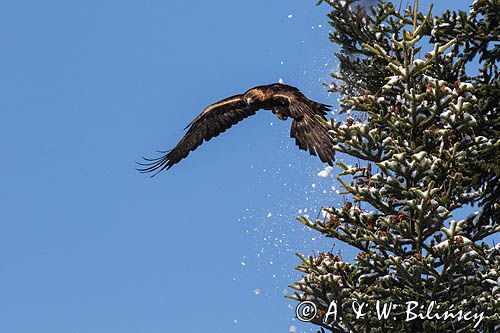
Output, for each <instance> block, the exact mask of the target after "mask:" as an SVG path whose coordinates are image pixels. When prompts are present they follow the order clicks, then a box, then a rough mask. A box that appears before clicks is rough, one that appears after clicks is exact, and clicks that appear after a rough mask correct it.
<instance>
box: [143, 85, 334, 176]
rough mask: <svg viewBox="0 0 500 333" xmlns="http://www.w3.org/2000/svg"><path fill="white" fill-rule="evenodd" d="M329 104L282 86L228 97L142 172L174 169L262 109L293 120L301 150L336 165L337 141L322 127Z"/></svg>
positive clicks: (149, 162)
mask: <svg viewBox="0 0 500 333" xmlns="http://www.w3.org/2000/svg"><path fill="white" fill-rule="evenodd" d="M329 107H330V106H329V105H325V104H321V103H318V102H314V101H311V100H310V99H308V98H307V97H306V96H304V94H302V93H301V92H300V91H299V89H297V88H295V87H292V86H289V85H286V84H281V83H274V84H269V85H262V86H257V87H255V88H252V89H250V90H248V91H246V92H245V93H243V94H240V95H234V96H231V97H228V98H225V99H223V100H221V101H219V102H217V103H214V104H212V105H210V106H208V107H207V108H206V109H205V110H203V112H202V113H200V114H199V115H198V116H197V117H196V118H195V119H194V120H193V121H192V122H191V123H190V124H189V125H188V126H187V127H186V128H185V129H188V130H187V132H186V134H185V135H184V137H183V138H182V139H181V141H180V142H179V143H178V144H177V146H175V147H174V148H173V149H172V150H170V151H167V152H161V153H163V154H164V155H162V156H160V157H158V158H154V159H148V158H144V160H145V163H139V164H140V165H141V167H140V168H138V171H140V172H154V174H153V176H154V175H156V174H157V173H158V172H160V171H162V170H165V169H167V170H168V169H170V168H171V167H172V166H173V165H174V164H176V163H179V162H180V161H181V160H182V159H183V158H185V157H187V156H188V154H189V153H190V152H191V151H193V150H195V149H196V148H197V147H198V146H199V145H201V144H202V143H203V141H204V140H206V141H209V140H210V139H212V138H213V137H216V136H218V135H219V134H220V133H223V132H225V131H226V130H227V129H228V128H230V127H231V126H233V125H234V124H236V123H238V122H240V121H241V120H243V119H245V118H247V117H249V116H252V115H254V114H255V113H256V112H257V111H258V110H261V109H264V110H271V111H272V112H273V113H274V114H275V115H276V116H277V117H278V119H280V120H286V119H287V118H292V128H291V131H290V137H292V138H294V139H295V143H296V144H297V146H298V147H299V148H300V149H303V150H308V151H309V153H310V154H311V155H315V156H318V157H319V158H320V159H321V161H323V162H325V163H328V164H330V165H333V159H334V150H333V146H334V142H333V138H332V137H331V136H330V135H329V134H328V129H327V128H326V127H325V126H324V125H323V124H322V120H326V118H325V116H326V113H327V111H329V110H330V109H329Z"/></svg>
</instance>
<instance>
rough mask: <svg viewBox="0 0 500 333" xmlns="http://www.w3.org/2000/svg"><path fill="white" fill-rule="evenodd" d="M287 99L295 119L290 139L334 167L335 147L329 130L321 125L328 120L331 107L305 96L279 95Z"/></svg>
mask: <svg viewBox="0 0 500 333" xmlns="http://www.w3.org/2000/svg"><path fill="white" fill-rule="evenodd" d="M277 97H279V98H282V99H285V100H286V101H287V104H288V108H289V110H290V114H291V116H292V118H293V120H292V128H291V129H290V137H291V138H294V139H295V144H296V145H297V146H298V147H299V148H300V149H303V150H306V151H307V150H308V151H309V153H310V154H311V155H314V156H318V157H319V158H320V159H321V161H322V162H324V163H328V164H329V165H331V166H333V161H334V158H335V150H334V149H333V146H334V145H335V143H334V141H333V138H332V137H331V135H330V134H329V133H328V129H327V128H326V127H325V126H324V125H323V124H322V123H321V120H320V119H318V118H317V117H318V116H320V117H321V118H322V119H324V120H325V119H326V118H325V115H326V112H327V111H328V110H329V106H328V105H325V104H321V103H317V102H313V101H311V100H310V99H308V98H306V97H305V96H303V95H302V96H298V97H297V96H294V95H277Z"/></svg>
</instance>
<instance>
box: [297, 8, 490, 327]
mask: <svg viewBox="0 0 500 333" xmlns="http://www.w3.org/2000/svg"><path fill="white" fill-rule="evenodd" d="M321 2H326V3H327V4H328V5H329V6H331V12H330V13H329V14H328V18H329V23H330V25H331V26H332V28H333V29H332V33H331V35H330V38H331V41H333V42H334V43H336V44H338V45H339V47H340V51H339V53H337V54H336V57H337V58H338V61H339V63H340V66H339V68H340V70H339V72H337V73H333V74H332V77H333V82H332V84H331V85H329V89H330V91H331V92H334V93H339V94H340V96H341V99H340V106H339V115H338V116H336V117H338V119H337V120H333V119H332V120H331V121H330V122H328V123H325V126H328V128H329V129H330V133H331V135H332V137H333V138H334V139H335V142H336V145H335V150H336V151H337V152H338V153H343V154H346V155H347V156H350V157H351V158H346V159H345V160H346V161H353V162H352V163H347V162H346V163H337V165H338V166H339V167H340V169H341V172H340V173H339V177H338V178H337V179H338V181H339V182H340V183H341V185H342V187H343V190H344V192H343V194H344V195H345V196H346V198H348V199H347V202H346V203H345V204H344V205H343V206H342V207H329V208H325V211H326V218H325V219H316V220H314V219H311V218H309V217H308V216H302V217H299V221H300V222H302V223H304V224H305V225H306V226H308V227H310V228H313V229H315V230H317V231H318V232H320V233H322V234H323V235H325V236H327V237H331V238H334V239H335V242H342V243H345V244H348V245H350V246H352V247H354V248H355V249H356V250H357V251H358V254H357V256H356V258H355V259H354V262H346V261H344V260H343V258H341V256H338V255H334V254H332V253H320V254H319V255H314V256H308V257H306V256H303V255H300V254H299V257H300V259H301V263H300V265H299V266H298V267H297V269H298V270H299V271H301V272H302V273H303V278H302V280H301V281H298V282H296V283H294V284H293V285H291V287H292V288H294V289H295V293H294V294H293V295H291V296H290V297H291V298H294V299H296V300H297V301H305V300H309V301H312V302H313V303H314V304H316V305H317V307H318V311H317V314H316V316H315V317H314V318H313V320H312V323H313V324H316V325H318V328H320V329H321V331H325V330H327V331H331V332H500V317H499V313H500V245H498V244H497V245H495V244H493V243H492V237H493V236H494V235H495V234H498V232H499V231H500V226H499V221H500V199H499V198H500V184H499V181H498V180H499V177H500V158H499V156H500V118H499V96H500V89H499V83H500V79H499V75H498V60H499V56H500V47H499V29H500V28H499V24H498V23H499V22H498V21H499V16H500V2H499V1H498V0H477V1H475V2H474V3H472V4H471V6H470V11H469V12H468V13H466V12H462V11H459V12H456V11H447V12H445V13H444V14H442V15H440V16H433V14H432V8H429V9H428V11H426V12H424V13H422V12H420V11H419V8H418V2H417V1H415V2H414V3H413V4H412V6H408V7H407V8H405V9H401V8H397V7H396V6H395V5H393V4H392V3H391V2H379V3H378V4H377V5H376V6H374V7H371V8H369V9H367V8H362V7H356V1H355V0H347V1H336V0H328V1H320V3H321ZM426 10H427V9H426ZM477 64H479V69H477ZM464 209H466V210H467V211H473V213H472V214H470V215H469V216H467V217H466V218H459V217H458V215H459V214H460V212H461V211H463V210H464ZM332 301H335V302H337V304H338V305H339V308H338V310H339V318H337V321H335V322H325V321H324V319H325V315H326V313H327V311H328V307H329V305H330V304H332ZM353 301H357V302H359V303H366V304H367V305H366V306H367V307H368V309H370V311H367V314H366V315H365V316H363V317H361V318H356V314H355V313H354V312H353V311H352V308H351V304H352V302H353ZM377 301H379V302H381V304H382V303H385V304H390V302H392V303H393V304H403V305H405V304H406V302H410V301H416V302H418V303H419V304H424V305H426V307H427V306H428V305H429V304H430V303H431V302H435V305H434V311H432V314H434V313H439V314H442V313H443V312H444V311H445V310H450V312H454V313H458V312H459V311H460V310H462V313H466V312H467V311H470V312H471V313H476V314H479V313H483V314H484V317H483V318H482V320H481V321H480V323H479V325H477V326H476V324H477V321H474V320H463V319H462V320H458V318H455V319H453V318H448V319H447V320H445V319H415V320H410V321H406V320H405V319H406V318H407V317H406V314H405V310H406V307H400V308H395V310H393V312H392V313H391V316H390V317H389V318H387V319H379V318H377V316H376V310H375V309H376V304H377ZM417 310H418V309H415V311H417ZM423 312H425V310H423ZM474 326H476V327H474Z"/></svg>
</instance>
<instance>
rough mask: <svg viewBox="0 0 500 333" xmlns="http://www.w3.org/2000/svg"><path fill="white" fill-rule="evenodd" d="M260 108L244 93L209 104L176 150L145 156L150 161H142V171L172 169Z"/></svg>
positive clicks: (190, 125) (193, 122)
mask: <svg viewBox="0 0 500 333" xmlns="http://www.w3.org/2000/svg"><path fill="white" fill-rule="evenodd" d="M257 110H258V109H256V108H254V107H251V106H248V105H247V103H245V100H244V99H243V95H235V96H232V97H228V98H226V99H223V100H221V101H219V102H217V103H215V104H212V105H210V106H208V107H207V108H206V109H205V110H203V112H202V113H200V115H198V117H196V118H195V119H194V120H193V121H192V122H191V123H190V124H189V125H188V126H187V127H186V128H189V129H188V131H187V132H186V135H184V137H183V138H182V139H181V141H180V142H179V143H178V144H177V146H175V147H174V148H173V149H172V150H170V151H168V152H163V153H165V155H163V156H160V157H158V158H154V159H148V158H145V160H146V163H139V164H140V165H141V166H142V168H139V169H138V170H139V171H140V172H155V173H154V175H155V174H157V173H158V172H160V171H162V170H164V169H167V170H168V169H170V168H171V167H172V166H173V165H174V164H176V163H178V162H179V161H180V160H182V159H183V158H185V157H186V156H188V154H189V152H191V151H193V150H195V149H196V148H197V147H198V146H199V145H201V144H202V143H203V140H206V141H209V140H210V139H212V138H213V137H216V136H218V135H219V134H221V133H223V132H225V131H226V130H227V129H229V128H230V127H231V126H233V125H234V124H236V123H238V122H239V121H241V120H243V119H245V118H247V117H249V116H251V115H254V114H255V112H256V111H257Z"/></svg>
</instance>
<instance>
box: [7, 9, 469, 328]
mask: <svg viewBox="0 0 500 333" xmlns="http://www.w3.org/2000/svg"><path fill="white" fill-rule="evenodd" d="M458 3H460V4H462V2H454V4H455V5H458ZM427 4H428V1H423V2H422V1H421V6H422V7H423V8H426V7H427ZM464 7H465V2H463V5H462V8H464ZM442 9H443V6H442V5H441V6H437V8H436V12H438V11H440V10H442ZM327 10H328V7H327V6H321V7H316V6H314V1H301V0H293V1H285V0H277V1H272V2H269V1H264V0H255V1H252V2H247V1H229V0H222V1H212V2H207V1H189V2H188V1H182V2H181V1H176V2H174V1H141V2H139V1H90V0H89V1H85V2H83V1H78V2H77V1H43V2H41V1H13V0H4V1H3V2H2V5H1V6H0V41H1V44H2V52H0V69H1V73H2V75H1V77H0V91H2V94H1V96H2V97H1V98H0V115H1V117H2V121H1V122H0V142H1V144H0V145H1V151H2V157H1V158H0V172H1V174H2V186H1V188H0V225H1V232H0V295H1V297H0V299H1V300H0V331H2V332H9V333H28V332H29V333H31V332H38V333H44V332H47V333H48V332H50V333H54V332H61V333H62V332H64V333H68V332H72V333H73V332H75V333H85V332H89V333H90V332H92V333H100V332H103V333H104V332H106V333H108V332H120V333H128V332H151V333H156V332H178V331H182V332H186V333H189V332H235V331H236V332H278V331H279V332H287V331H288V330H289V327H290V325H296V326H298V327H299V328H307V329H308V328H309V327H308V326H303V325H300V324H298V323H297V322H296V321H292V318H293V310H291V309H290V308H289V307H288V304H292V305H295V303H293V302H288V301H287V300H286V299H285V298H284V297H283V290H284V289H285V288H286V286H287V284H289V283H292V282H294V281H295V280H296V279H297V278H298V276H299V275H298V274H297V273H296V272H294V271H293V270H292V268H293V267H294V266H295V265H296V264H298V259H297V258H296V257H295V255H294V253H295V252H302V253H306V254H309V253H312V251H313V250H323V251H328V250H330V249H331V246H332V243H331V241H329V240H325V239H322V238H318V236H319V235H318V234H316V233H314V232H312V231H309V230H306V229H304V228H302V227H301V225H300V224H299V223H298V222H296V221H295V220H294V219H295V217H296V216H297V215H298V211H299V210H304V209H306V208H307V209H308V212H311V211H312V213H311V214H315V213H316V212H317V210H318V209H319V207H321V206H326V205H335V204H340V203H341V202H342V198H341V197H339V196H338V195H336V194H335V190H332V189H331V186H332V185H333V186H338V184H337V183H336V182H335V181H334V178H333V177H330V178H326V179H324V178H318V177H317V176H316V173H317V172H318V171H320V170H321V169H322V168H323V165H322V164H321V162H320V161H319V160H318V159H315V158H310V157H309V156H308V154H307V153H305V152H302V151H299V150H298V149H296V148H295V147H294V146H293V142H292V141H291V140H290V139H288V131H289V123H281V122H278V121H277V120H276V119H275V118H274V117H273V116H272V115H271V114H270V113H265V112H264V113H262V114H260V115H258V116H255V117H252V118H249V119H248V120H246V121H245V122H244V123H243V124H241V125H238V126H236V127H234V128H232V129H231V130H230V131H228V132H227V133H225V134H224V135H223V136H221V137H220V138H217V139H215V140H212V141H210V143H209V144H205V145H203V146H202V147H201V148H200V149H198V150H197V151H196V152H195V153H193V154H191V155H190V156H189V158H188V159H187V160H185V161H183V163H181V164H179V165H177V166H175V167H174V168H172V170H170V171H169V172H168V173H164V174H161V175H159V176H157V177H155V178H153V179H150V178H148V177H146V176H144V175H141V174H139V173H137V172H136V171H135V170H134V168H135V161H138V160H139V159H140V157H141V155H146V156H154V151H155V149H167V148H171V147H172V146H173V145H174V144H175V143H176V142H177V140H178V139H179V138H180V137H181V136H182V134H183V132H182V129H183V128H184V126H185V125H186V124H187V123H188V122H189V121H190V120H191V119H192V118H193V117H194V116H196V115H197V114H198V113H199V112H200V111H201V110H202V109H203V108H204V107H205V106H206V105H208V104H210V103H212V102H214V101H216V100H218V99H221V98H223V97H226V96H229V95H233V94H235V93H239V92H242V91H245V90H246V89H248V88H249V87H252V86H255V85H259V84H264V83H270V82H275V81H277V80H278V79H279V78H282V79H283V80H284V81H285V82H286V83H289V84H293V85H296V86H298V87H300V88H301V89H302V90H303V91H304V92H305V93H306V94H308V95H309V96H310V97H311V98H313V99H316V100H318V101H321V102H325V103H329V104H334V105H335V104H336V98H335V96H329V95H328V94H326V93H325V91H324V88H323V87H322V86H321V83H322V82H326V81H328V74H329V72H330V71H331V70H333V69H334V68H335V67H336V63H335V61H334V60H333V57H332V54H333V51H334V50H335V49H334V46H333V45H332V44H331V43H330V42H328V39H327V34H328V29H327V21H326V17H325V16H324V15H325V13H326V12H327ZM323 191H325V192H326V193H323ZM269 213H271V214H270V216H269ZM268 216H269V217H268ZM336 249H341V247H339V245H336ZM350 255H352V254H350V253H349V251H347V252H346V253H345V256H346V258H349V256H350ZM257 294H258V295H257Z"/></svg>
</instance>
